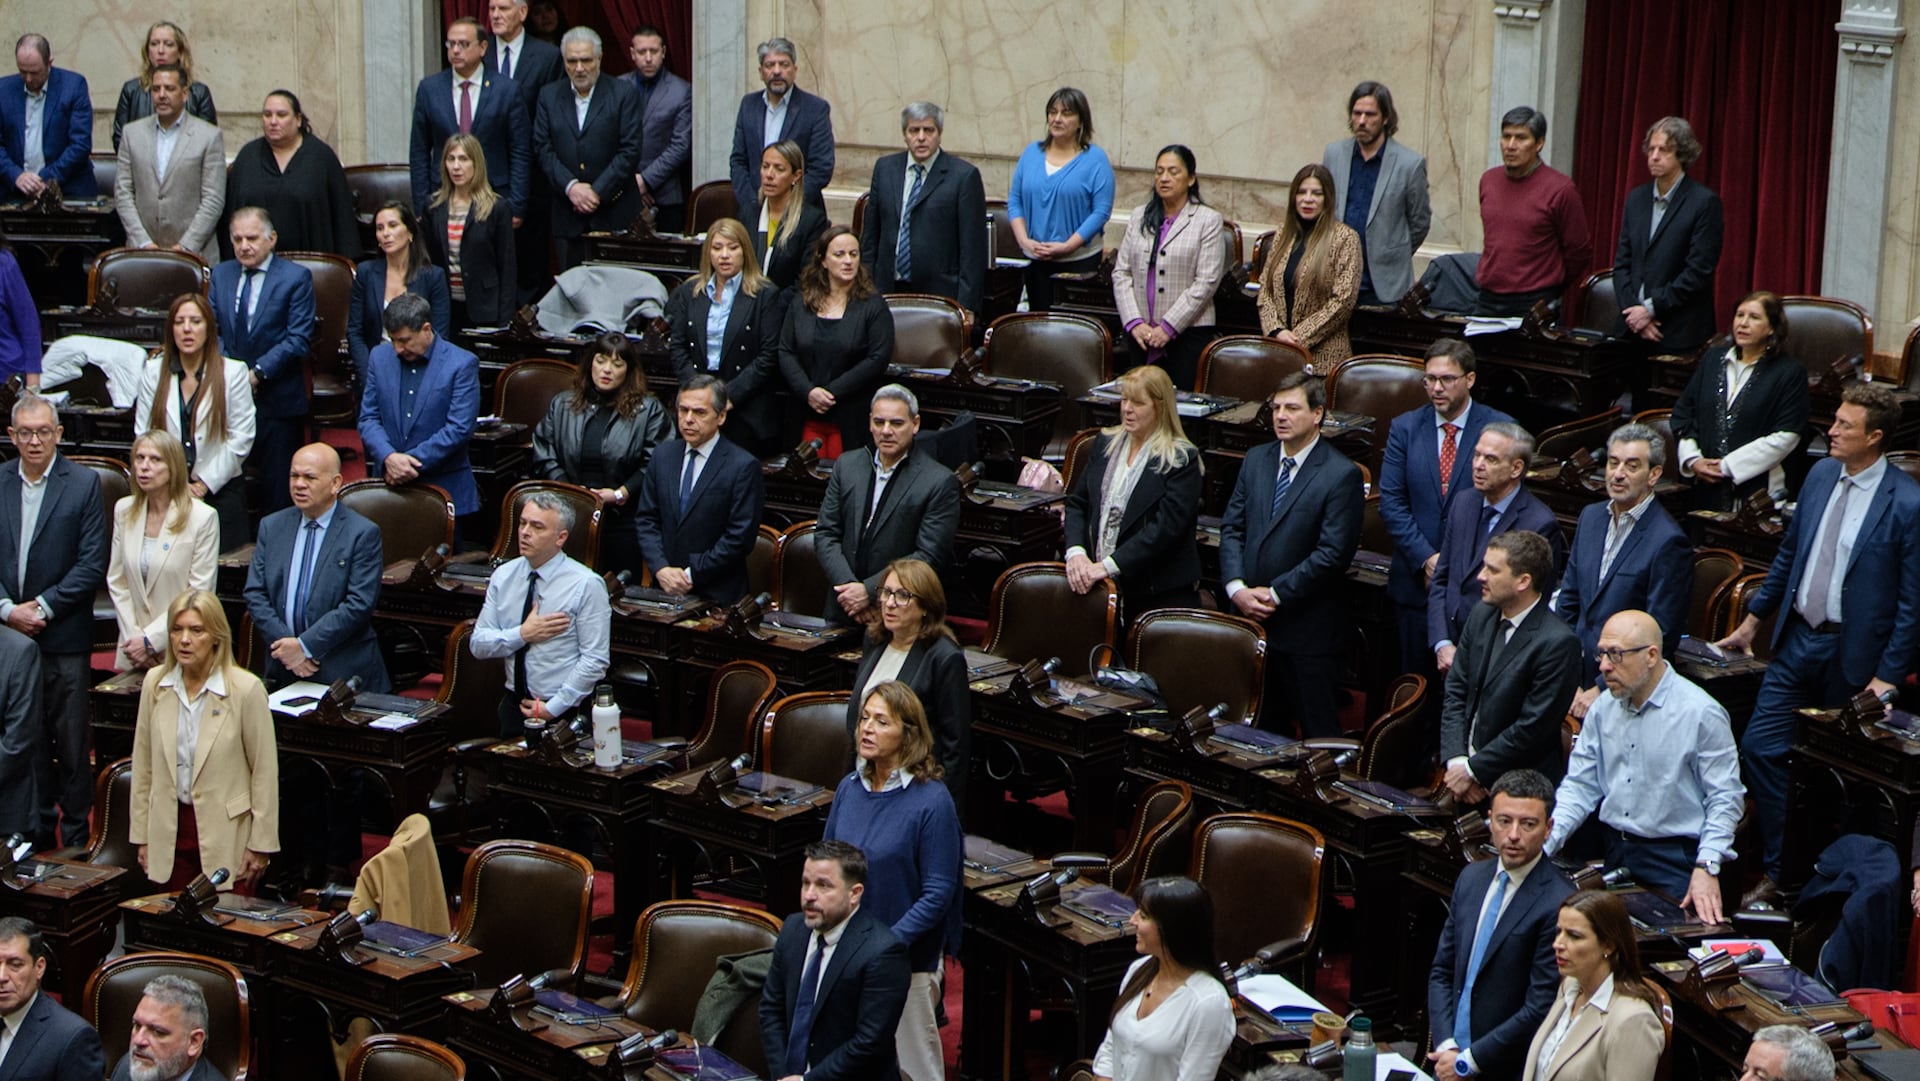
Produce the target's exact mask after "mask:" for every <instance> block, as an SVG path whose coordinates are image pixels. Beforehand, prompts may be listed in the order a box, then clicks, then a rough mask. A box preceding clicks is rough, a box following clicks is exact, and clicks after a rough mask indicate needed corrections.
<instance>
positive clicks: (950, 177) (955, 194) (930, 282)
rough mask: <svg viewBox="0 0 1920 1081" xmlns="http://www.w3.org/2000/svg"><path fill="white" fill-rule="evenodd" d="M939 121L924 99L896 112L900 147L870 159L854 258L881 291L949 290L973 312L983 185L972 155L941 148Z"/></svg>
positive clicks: (942, 121)
mask: <svg viewBox="0 0 1920 1081" xmlns="http://www.w3.org/2000/svg"><path fill="white" fill-rule="evenodd" d="M945 128H946V114H945V113H944V112H942V111H941V109H940V106H938V105H935V104H933V103H932V102H930V101H916V102H914V103H913V104H911V105H908V106H907V107H906V108H905V109H902V110H901V111H900V132H901V134H902V135H903V136H904V137H905V138H906V140H907V149H906V152H905V153H902V154H888V155H887V156H886V157H884V158H881V159H880V160H879V161H876V162H874V163H873V184H872V186H871V187H869V188H868V190H867V215H866V217H865V218H864V219H863V220H862V223H861V227H860V261H861V262H863V263H865V264H867V269H868V270H869V271H870V272H871V273H872V274H873V282H874V285H875V287H876V288H878V289H879V290H880V291H881V292H882V293H932V294H935V295H936V296H943V297H951V298H953V299H954V300H957V301H959V302H960V306H961V307H963V308H966V309H967V310H968V311H971V312H973V313H974V314H975V315H978V314H979V313H980V299H981V297H982V295H983V294H984V293H985V292H986V286H987V236H986V229H985V223H986V220H987V194H986V188H985V187H984V186H983V185H982V183H981V180H980V170H979V169H978V168H976V167H975V166H974V164H973V163H972V162H970V161H968V160H967V159H965V158H960V157H955V156H954V155H952V154H948V153H944V152H942V151H941V149H940V135H941V132H942V131H944V130H945ZM909 166H911V167H912V168H913V170H914V175H913V176H912V177H911V178H909V176H908V172H907V171H908V167H909ZM807 171H808V172H809V173H811V172H812V171H813V167H812V166H808V167H807ZM903 208H904V209H903ZM903 220H904V221H905V222H906V226H907V229H906V233H907V236H906V243H905V244H904V245H903V244H902V243H901V238H900V226H901V222H902V221H903Z"/></svg>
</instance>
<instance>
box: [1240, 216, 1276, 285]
mask: <svg viewBox="0 0 1920 1081" xmlns="http://www.w3.org/2000/svg"><path fill="white" fill-rule="evenodd" d="M1277 235H1279V234H1278V231H1277V230H1274V229H1268V230H1267V231H1266V232H1264V233H1261V234H1260V235H1259V236H1256V237H1254V238H1253V247H1252V248H1251V249H1249V251H1250V257H1249V258H1248V259H1247V280H1248V281H1259V280H1260V275H1261V274H1262V273H1263V272H1265V270H1266V268H1267V252H1269V251H1271V250H1272V249H1273V238H1274V237H1275V236H1277Z"/></svg>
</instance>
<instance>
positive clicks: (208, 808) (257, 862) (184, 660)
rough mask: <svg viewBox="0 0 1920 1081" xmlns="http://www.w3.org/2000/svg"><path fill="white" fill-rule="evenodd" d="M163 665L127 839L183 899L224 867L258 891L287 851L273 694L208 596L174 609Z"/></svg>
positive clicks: (142, 740)
mask: <svg viewBox="0 0 1920 1081" xmlns="http://www.w3.org/2000/svg"><path fill="white" fill-rule="evenodd" d="M167 627H168V632H167V651H166V660H165V661H164V662H163V663H161V664H160V665H159V666H158V667H156V668H154V669H153V671H151V672H148V673H147V679H146V683H145V685H144V686H142V688H141V691H140V715H139V719H138V721H137V722H136V723H135V726H134V732H133V799H132V808H131V810H132V816H131V819H130V820H129V824H128V840H130V841H132V842H133V843H134V844H135V845H136V846H138V852H139V856H140V866H141V868H142V869H143V870H145V871H146V873H147V877H148V878H150V879H152V880H153V881H155V882H162V883H165V884H166V886H165V888H166V889H169V890H174V889H179V888H181V887H182V886H184V885H186V884H187V883H188V882H190V881H192V879H193V876H194V875H195V874H197V873H199V871H200V870H201V869H202V868H205V869H206V871H207V872H208V873H209V874H211V873H212V872H213V871H214V870H215V869H216V868H221V867H224V868H227V869H228V870H229V871H231V872H232V873H233V877H232V878H231V879H229V880H228V881H227V882H226V883H224V884H223V885H222V887H221V888H223V889H234V888H241V889H242V890H243V891H245V892H250V891H251V889H252V887H253V886H254V885H255V884H256V883H258V882H259V880H260V877H261V876H262V875H263V874H264V873H265V872H266V869H267V862H268V860H269V858H270V857H271V855H272V854H273V853H275V852H278V851H279V850H280V771H279V763H278V759H277V758H276V752H275V745H274V736H273V718H272V715H271V714H270V713H269V712H268V710H267V689H266V687H265V685H263V684H262V683H261V682H260V679H259V677H258V676H255V675H254V674H253V673H251V672H249V671H247V670H246V669H244V668H241V667H240V666H239V665H238V664H236V663H234V659H233V631H232V629H231V628H230V627H229V626H228V625H227V617H226V613H225V612H224V611H223V610H222V608H221V606H220V601H219V599H218V598H216V597H215V596H214V595H213V594H212V593H209V592H207V591H205V590H199V589H192V590H187V591H186V592H183V593H181V594H180V595H179V596H177V597H175V598H174V599H173V603H172V604H170V605H168V607H167Z"/></svg>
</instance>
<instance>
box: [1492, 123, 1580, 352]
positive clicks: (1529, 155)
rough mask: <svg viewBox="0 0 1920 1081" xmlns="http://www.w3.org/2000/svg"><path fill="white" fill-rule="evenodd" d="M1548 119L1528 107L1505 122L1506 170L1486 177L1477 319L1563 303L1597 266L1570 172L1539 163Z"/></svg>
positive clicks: (1503, 162)
mask: <svg viewBox="0 0 1920 1081" xmlns="http://www.w3.org/2000/svg"><path fill="white" fill-rule="evenodd" d="M1546 141H1547V118H1546V116H1545V115H1544V114H1542V113H1541V112H1540V111H1539V110H1537V109H1533V108H1530V107H1528V106H1525V105H1522V106H1520V107H1519V108H1517V109H1513V110H1511V111H1509V112H1508V113H1507V115H1505V116H1503V117H1501V118H1500V168H1498V169H1488V170H1487V171H1486V172H1485V173H1484V174H1482V175H1481V177H1480V229H1481V233H1482V235H1483V237H1484V238H1485V239H1484V242H1483V244H1482V248H1481V252H1480V267H1479V269H1478V270H1477V271H1476V272H1475V274H1474V277H1475V278H1476V279H1477V280H1478V281H1479V283H1480V301H1479V303H1478V304H1476V305H1475V306H1474V314H1475V315H1525V314H1526V313H1527V310H1528V309H1529V308H1532V307H1533V305H1534V303H1535V302H1536V301H1540V300H1546V301H1552V300H1556V299H1558V298H1559V296H1560V294H1561V293H1562V292H1564V291H1565V290H1566V287H1567V283H1568V282H1570V281H1578V280H1582V278H1583V277H1584V276H1585V274H1586V273H1587V270H1588V268H1589V266H1590V265H1591V263H1592V262H1593V240H1592V238H1591V237H1590V236H1589V235H1588V234H1587V213H1586V210H1585V208H1583V207H1582V206H1581V205H1580V193H1579V192H1577V191H1575V190H1574V188H1573V181H1572V180H1570V179H1568V177H1567V174H1565V173H1563V172H1561V171H1560V170H1558V169H1555V168H1552V167H1551V166H1548V165H1546V164H1545V163H1543V162H1542V161H1541V160H1540V149H1541V147H1543V146H1545V145H1546Z"/></svg>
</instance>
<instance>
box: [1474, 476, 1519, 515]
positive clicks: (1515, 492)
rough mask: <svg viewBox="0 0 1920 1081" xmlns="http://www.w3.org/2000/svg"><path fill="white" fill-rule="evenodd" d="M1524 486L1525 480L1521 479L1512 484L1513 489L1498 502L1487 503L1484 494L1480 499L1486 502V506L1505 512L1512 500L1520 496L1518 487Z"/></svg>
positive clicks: (1511, 504)
mask: <svg viewBox="0 0 1920 1081" xmlns="http://www.w3.org/2000/svg"><path fill="white" fill-rule="evenodd" d="M1524 487H1526V482H1525V481H1521V482H1520V483H1519V484H1516V485H1514V486H1513V491H1511V492H1508V493H1507V494H1506V496H1505V497H1504V498H1502V499H1501V500H1500V501H1499V502H1498V503H1487V497H1486V496H1481V497H1480V501H1481V502H1483V503H1487V506H1489V507H1492V508H1493V509H1494V510H1496V511H1499V512H1500V513H1501V514H1505V513H1507V508H1508V507H1511V506H1513V501H1514V500H1516V499H1518V498H1520V489H1522V488H1524Z"/></svg>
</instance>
